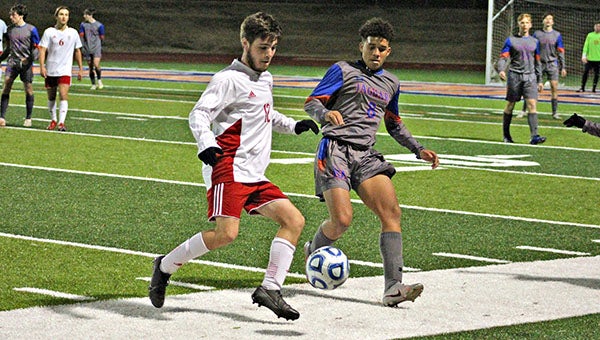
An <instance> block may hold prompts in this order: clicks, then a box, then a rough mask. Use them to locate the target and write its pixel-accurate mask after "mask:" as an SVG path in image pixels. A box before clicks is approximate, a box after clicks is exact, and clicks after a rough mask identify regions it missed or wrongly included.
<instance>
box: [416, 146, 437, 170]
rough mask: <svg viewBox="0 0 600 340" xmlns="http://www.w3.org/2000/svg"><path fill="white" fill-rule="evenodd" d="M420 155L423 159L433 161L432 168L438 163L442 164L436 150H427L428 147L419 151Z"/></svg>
mask: <svg viewBox="0 0 600 340" xmlns="http://www.w3.org/2000/svg"><path fill="white" fill-rule="evenodd" d="M419 156H420V157H421V159H422V160H424V161H427V162H429V163H431V168H432V169H435V168H437V167H438V165H440V159H439V157H438V155H437V153H435V152H434V151H431V150H427V149H425V150H421V152H419Z"/></svg>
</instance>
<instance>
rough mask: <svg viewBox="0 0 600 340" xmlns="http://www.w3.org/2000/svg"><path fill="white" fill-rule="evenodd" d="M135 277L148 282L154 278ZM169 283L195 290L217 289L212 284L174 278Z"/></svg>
mask: <svg viewBox="0 0 600 340" xmlns="http://www.w3.org/2000/svg"><path fill="white" fill-rule="evenodd" d="M135 279H136V280H140V281H146V282H150V280H152V278H151V277H136V278H135ZM169 285H170V286H177V287H184V288H189V289H195V290H214V289H215V287H211V286H203V285H197V284H193V283H188V282H181V281H173V280H169Z"/></svg>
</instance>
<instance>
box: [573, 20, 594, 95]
mask: <svg viewBox="0 0 600 340" xmlns="http://www.w3.org/2000/svg"><path fill="white" fill-rule="evenodd" d="M581 62H583V63H584V64H585V68H584V70H583V75H582V76H581V88H579V90H577V92H585V84H586V83H587V80H588V74H589V73H590V70H592V69H593V70H594V86H592V92H596V85H598V76H599V75H600V21H598V22H596V24H595V25H594V31H593V32H590V33H588V35H587V36H586V37H585V42H584V43H583V51H582V52H581Z"/></svg>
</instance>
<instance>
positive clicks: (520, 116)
mask: <svg viewBox="0 0 600 340" xmlns="http://www.w3.org/2000/svg"><path fill="white" fill-rule="evenodd" d="M526 114H527V112H525V111H521V112H519V113H518V114H517V118H523V117H525V115H526Z"/></svg>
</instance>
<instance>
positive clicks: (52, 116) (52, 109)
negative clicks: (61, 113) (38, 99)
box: [48, 100, 56, 121]
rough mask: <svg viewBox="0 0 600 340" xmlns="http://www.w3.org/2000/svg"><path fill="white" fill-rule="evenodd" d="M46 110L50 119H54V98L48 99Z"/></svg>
mask: <svg viewBox="0 0 600 340" xmlns="http://www.w3.org/2000/svg"><path fill="white" fill-rule="evenodd" d="M48 112H50V119H51V120H53V121H56V100H49V101H48Z"/></svg>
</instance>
